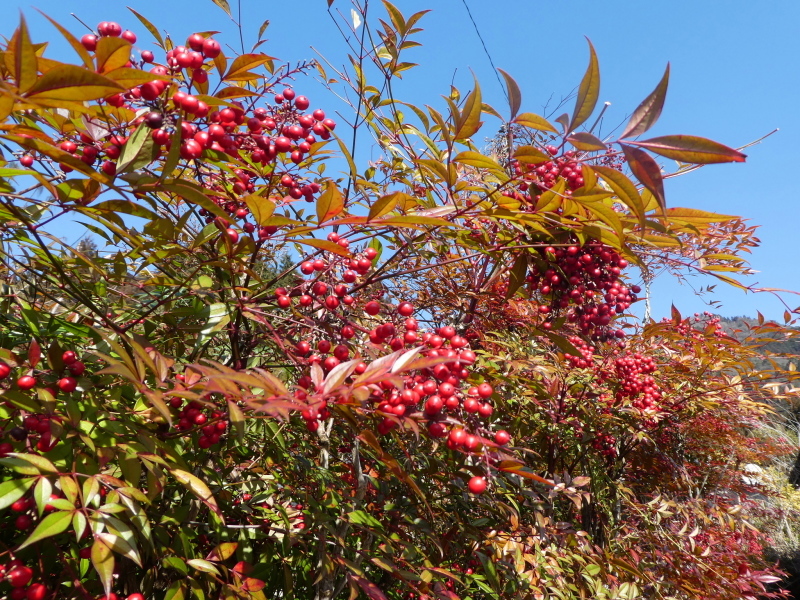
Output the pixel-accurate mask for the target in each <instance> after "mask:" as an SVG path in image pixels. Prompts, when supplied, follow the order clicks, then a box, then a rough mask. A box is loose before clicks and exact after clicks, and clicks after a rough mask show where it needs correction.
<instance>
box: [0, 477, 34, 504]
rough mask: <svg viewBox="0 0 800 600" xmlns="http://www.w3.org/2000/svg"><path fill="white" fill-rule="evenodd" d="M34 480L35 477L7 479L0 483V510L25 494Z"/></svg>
mask: <svg viewBox="0 0 800 600" xmlns="http://www.w3.org/2000/svg"><path fill="white" fill-rule="evenodd" d="M35 482H36V477H26V478H25V479H9V480H8V481H4V482H3V483H0V510H3V509H6V508H8V507H9V506H11V505H12V504H14V502H16V501H17V500H19V499H20V498H22V497H23V496H24V495H25V492H27V491H28V489H29V488H30V487H31V486H32V485H33V484H34V483H35Z"/></svg>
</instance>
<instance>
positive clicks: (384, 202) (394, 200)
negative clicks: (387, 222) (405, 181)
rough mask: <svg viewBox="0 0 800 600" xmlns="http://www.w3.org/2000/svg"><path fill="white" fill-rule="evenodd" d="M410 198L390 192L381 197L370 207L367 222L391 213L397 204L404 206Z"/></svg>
mask: <svg viewBox="0 0 800 600" xmlns="http://www.w3.org/2000/svg"><path fill="white" fill-rule="evenodd" d="M409 198H410V196H409V195H408V194H406V193H405V192H392V193H391V194H386V195H385V196H381V197H380V198H378V199H377V200H376V201H375V204H373V205H372V206H370V208H369V214H368V215H367V220H369V221H371V220H372V219H379V218H381V217H382V216H384V215H386V214H388V213H390V212H392V211H393V210H394V209H395V208H396V207H397V205H398V204H401V205H405V203H406V201H407V200H408V199H409Z"/></svg>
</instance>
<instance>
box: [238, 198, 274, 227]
mask: <svg viewBox="0 0 800 600" xmlns="http://www.w3.org/2000/svg"><path fill="white" fill-rule="evenodd" d="M244 201H245V204H247V208H249V209H250V212H251V213H252V215H253V218H254V219H255V220H256V223H257V224H258V225H259V226H261V227H263V226H264V223H265V222H266V221H267V219H269V218H270V217H271V216H272V213H274V212H275V203H274V202H273V201H272V200H270V199H269V198H264V197H263V196H259V195H257V194H250V195H249V196H245V198H244Z"/></svg>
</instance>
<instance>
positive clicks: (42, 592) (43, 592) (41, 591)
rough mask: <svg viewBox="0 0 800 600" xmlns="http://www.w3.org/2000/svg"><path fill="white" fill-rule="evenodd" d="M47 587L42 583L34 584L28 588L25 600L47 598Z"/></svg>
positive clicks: (42, 599)
mask: <svg viewBox="0 0 800 600" xmlns="http://www.w3.org/2000/svg"><path fill="white" fill-rule="evenodd" d="M47 593H48V590H47V587H46V586H45V585H44V584H42V583H34V584H31V586H30V587H29V588H28V591H27V592H26V593H25V598H26V599H27V600H44V599H45V598H47Z"/></svg>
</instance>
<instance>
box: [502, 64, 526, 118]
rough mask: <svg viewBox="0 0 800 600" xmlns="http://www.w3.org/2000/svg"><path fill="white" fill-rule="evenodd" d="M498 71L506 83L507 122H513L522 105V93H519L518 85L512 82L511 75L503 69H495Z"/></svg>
mask: <svg viewBox="0 0 800 600" xmlns="http://www.w3.org/2000/svg"><path fill="white" fill-rule="evenodd" d="M497 70H498V71H500V74H501V75H502V76H503V79H505V82H506V93H507V94H508V107H509V109H510V112H511V116H510V117H509V121H513V120H514V118H515V117H516V116H517V113H518V112H519V107H520V106H521V105H522V92H520V91H519V85H517V82H516V81H515V80H514V78H513V77H511V75H509V74H508V73H506V72H505V71H503V69H497Z"/></svg>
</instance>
